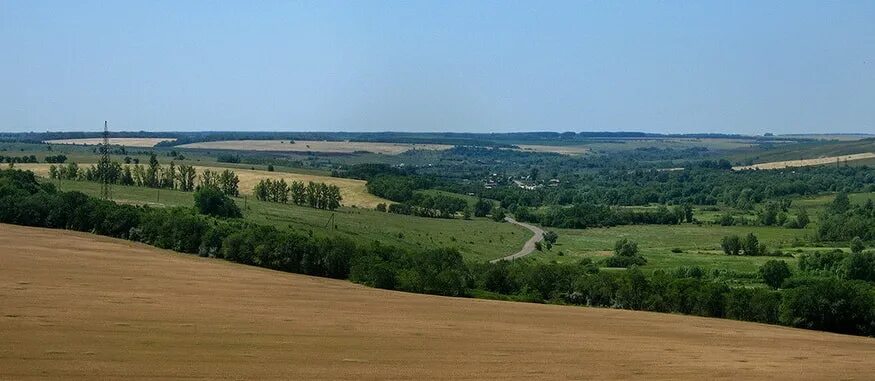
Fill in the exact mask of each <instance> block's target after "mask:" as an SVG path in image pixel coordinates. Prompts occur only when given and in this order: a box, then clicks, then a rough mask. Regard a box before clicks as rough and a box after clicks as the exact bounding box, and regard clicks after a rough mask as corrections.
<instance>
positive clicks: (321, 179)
mask: <svg viewBox="0 0 875 381" xmlns="http://www.w3.org/2000/svg"><path fill="white" fill-rule="evenodd" d="M50 165H51V164H31V163H27V164H16V165H15V168H18V169H27V170H31V171H33V172H34V173H36V174H37V175H38V176H42V177H48V176H49V166H50ZM89 165H91V164H82V163H80V164H79V166H80V167H85V166H89ZM195 169H196V170H197V173H198V174H200V173H202V172H203V171H204V170H205V169H209V170H211V171H223V170H225V169H229V168H223V167H204V166H195ZM230 169H231V170H232V171H234V173H236V174H237V177H238V178H240V183H239V187H240V193H242V194H246V195H251V194H252V189H253V188H255V185H256V184H258V182H259V181H260V180H261V179H274V180H279V179H285V180H286V182H290V181H303V182H305V183H306V182H309V181H313V182H317V183H326V184H333V185H337V186H338V187H340V195H341V196H343V201H342V202H341V204H343V205H346V206H353V205H355V206H357V207H362V208H374V207H376V206H377V204H379V203H386V204H390V203H391V201H388V200H385V199H383V198H380V197H377V196H374V195H372V194H370V193H368V189H367V187H366V184H367V182H366V181H364V180H356V179H346V178H340V177H331V176H317V175H308V174H302V173H289V172H269V171H259V170H252V169H239V168H230Z"/></svg>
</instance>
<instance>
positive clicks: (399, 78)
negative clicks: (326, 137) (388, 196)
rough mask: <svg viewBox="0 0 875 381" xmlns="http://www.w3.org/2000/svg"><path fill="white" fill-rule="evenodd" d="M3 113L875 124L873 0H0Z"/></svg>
mask: <svg viewBox="0 0 875 381" xmlns="http://www.w3.org/2000/svg"><path fill="white" fill-rule="evenodd" d="M0 49H2V50H0V51H2V57H3V58H2V59H0V131H73V130H75V131H80V130H82V131H93V130H98V129H101V128H102V127H103V125H102V122H103V121H104V120H109V121H110V125H111V127H112V128H113V129H115V130H128V131H132V130H149V131H169V130H185V131H192V130H260V131H266V130H282V131H334V130H343V131H387V130H391V131H437V132H440V131H466V132H506V131H508V132H509V131H619V130H622V131H646V132H661V133H691V132H720V133H742V134H761V133H764V132H773V133H779V134H781V133H835V132H862V133H873V132H875V2H873V1H843V2H825V1H824V2H810V1H792V2H762V1H750V2H747V1H725V2H698V1H686V2H639V1H628V2H616V1H604V2H583V1H571V2H536V1H518V2H510V1H413V2H389V1H359V2H349V1H341V2H329V1H315V2H305V1H301V2H287V1H277V2H251V3H250V2H205V1H141V2H133V1H116V2H88V1H82V2H80V1H57V2H43V1H2V2H0Z"/></svg>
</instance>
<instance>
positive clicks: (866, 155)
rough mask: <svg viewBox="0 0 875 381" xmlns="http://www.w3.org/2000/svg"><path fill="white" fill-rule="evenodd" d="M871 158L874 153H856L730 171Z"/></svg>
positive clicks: (759, 165)
mask: <svg viewBox="0 0 875 381" xmlns="http://www.w3.org/2000/svg"><path fill="white" fill-rule="evenodd" d="M872 158H875V153H872V152H866V153H857V154H853V155H843V156H830V157H820V158H816V159H804V160H786V161H773V162H770V163H759V164H754V165H745V166H738V167H732V169H733V170H736V171H743V170H749V169H784V168H791V167H809V166H812V165H825V164H835V163H844V162H847V161H854V160H864V159H872Z"/></svg>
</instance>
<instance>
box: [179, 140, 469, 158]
mask: <svg viewBox="0 0 875 381" xmlns="http://www.w3.org/2000/svg"><path fill="white" fill-rule="evenodd" d="M179 147H180V148H203V149H225V150H237V151H279V152H285V151H288V152H329V153H354V152H372V153H380V154H388V155H396V154H399V153H402V152H406V151H409V150H412V149H421V150H444V149H448V148H452V147H453V146H451V145H446V144H407V143H379V142H350V141H321V140H295V141H289V140H224V141H216V142H202V143H190V144H183V145H180V146H179Z"/></svg>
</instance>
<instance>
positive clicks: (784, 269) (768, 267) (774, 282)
mask: <svg viewBox="0 0 875 381" xmlns="http://www.w3.org/2000/svg"><path fill="white" fill-rule="evenodd" d="M760 277H761V278H762V279H763V282H764V283H765V284H767V285H769V287H771V288H779V287H781V285H782V284H784V280H785V279H787V278H789V277H790V267H789V266H787V262H784V261H777V260H770V261H768V262H766V263H765V264H763V266H762V267H760Z"/></svg>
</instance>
